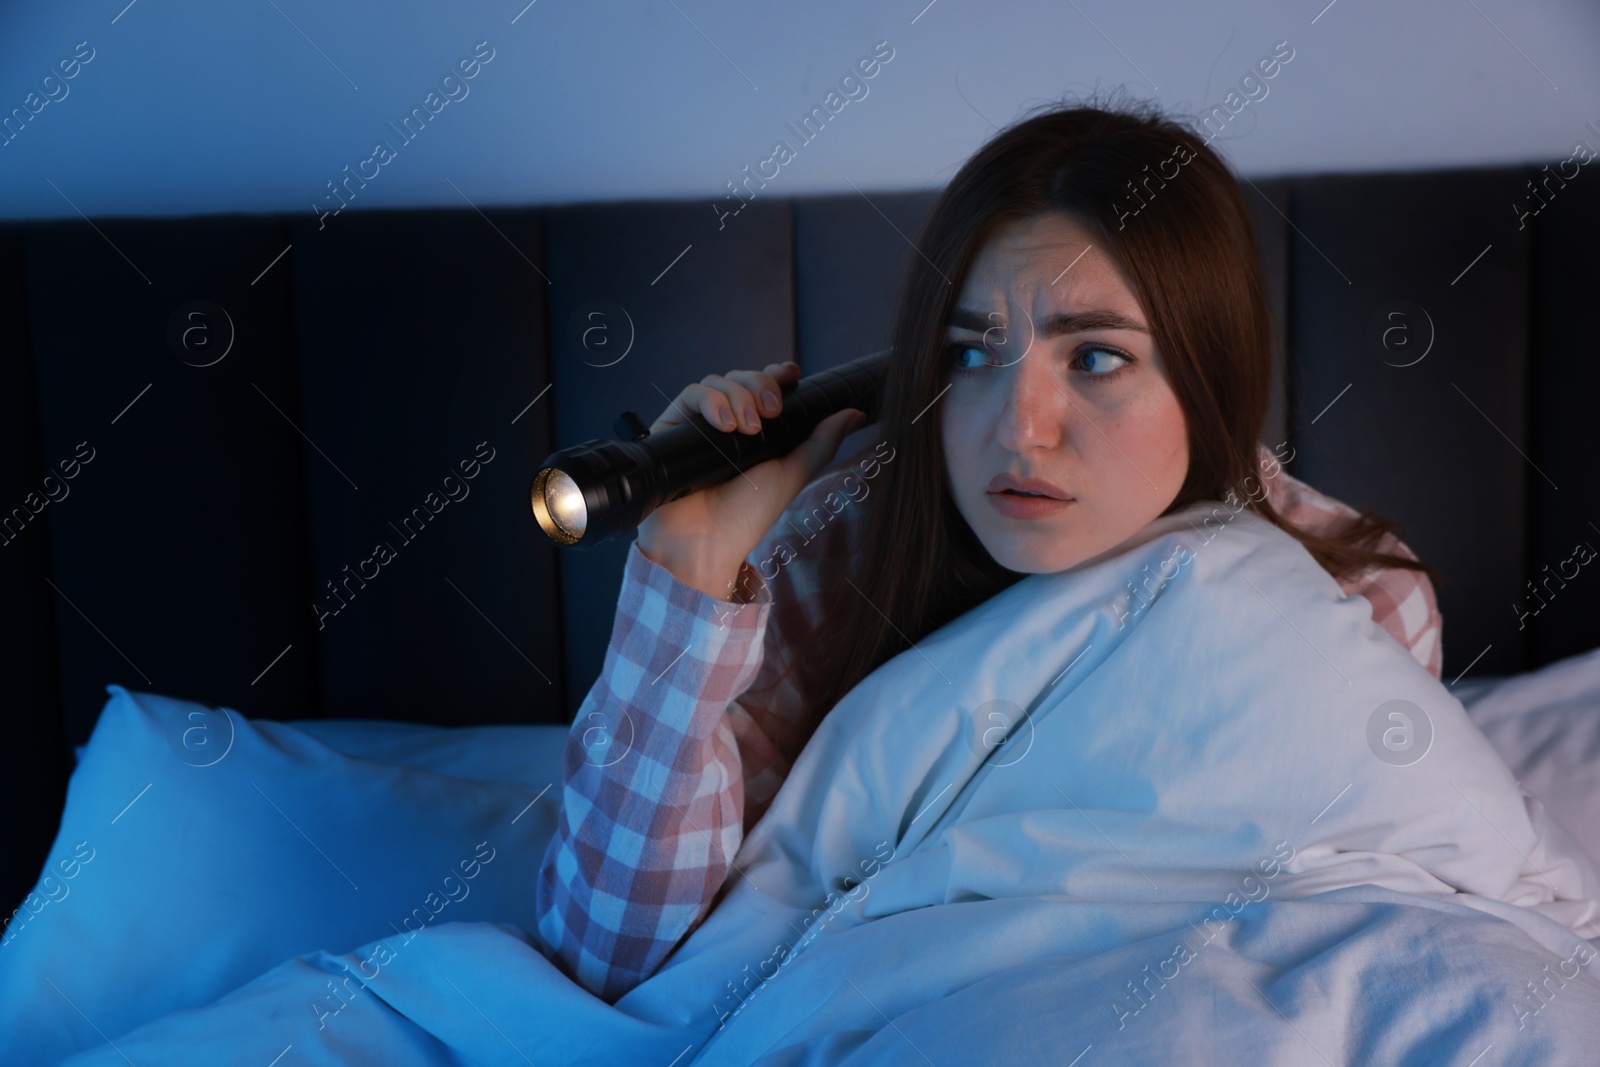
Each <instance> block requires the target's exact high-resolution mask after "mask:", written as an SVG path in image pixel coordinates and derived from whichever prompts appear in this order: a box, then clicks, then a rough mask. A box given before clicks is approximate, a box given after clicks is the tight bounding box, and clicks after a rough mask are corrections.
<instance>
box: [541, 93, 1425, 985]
mask: <svg viewBox="0 0 1600 1067" xmlns="http://www.w3.org/2000/svg"><path fill="white" fill-rule="evenodd" d="M917 247H918V252H919V253H920V254H919V255H917V256H916V257H914V258H913V259H912V260H911V269H910V273H909V276H908V278H907V281H906V283H905V288H904V290H903V293H902V295H901V298H900V303H899V312H898V316H897V319H896V324H895V334H894V351H895V355H894V357H892V361H891V364H890V368H889V372H888V380H887V386H886V389H885V401H884V408H883V412H882V420H881V421H882V427H881V433H880V435H879V436H880V437H881V441H880V447H879V449H878V450H877V451H876V452H875V453H874V454H873V455H872V456H870V457H869V458H868V459H866V460H863V461H860V462H859V464H858V465H856V466H858V469H859V474H856V473H855V472H853V471H852V472H851V474H849V475H846V476H844V477H843V478H842V479H841V478H840V477H837V476H838V475H839V474H840V473H841V471H842V470H844V467H843V466H842V465H837V464H836V465H835V466H834V467H833V468H830V469H828V470H824V468H825V467H826V466H827V464H828V463H829V461H830V459H831V458H832V457H833V456H834V454H835V453H836V451H837V450H838V448H839V446H840V444H841V442H842V440H843V439H844V437H845V436H846V434H848V433H849V432H851V431H852V430H854V429H855V428H857V427H858V426H859V425H861V422H860V421H859V419H860V413H859V412H854V411H843V412H838V413H836V414H834V415H833V416H830V417H829V418H828V419H825V420H823V422H822V423H821V424H820V425H819V426H818V427H817V429H816V431H815V433H814V434H813V435H812V437H811V438H810V439H809V440H808V441H807V442H805V443H804V444H803V445H801V446H800V447H799V448H797V449H796V450H795V451H794V452H793V453H791V454H790V455H789V456H786V457H783V458H781V459H775V460H771V461H768V462H766V463H763V464H762V465H760V466H758V467H755V468H753V469H752V470H751V471H749V472H748V476H747V477H742V478H735V479H732V480H730V481H728V482H726V483H725V484H723V485H721V486H718V487H716V488H714V489H711V490H706V491H703V492H700V493H696V494H693V495H691V496H689V497H686V498H684V499H683V500H679V501H675V502H673V503H672V504H669V505H667V506H665V507H663V508H661V509H659V510H657V511H656V512H654V513H653V514H652V515H650V516H649V517H648V518H647V519H646V520H645V522H644V523H643V524H642V525H641V526H640V529H639V536H638V540H637V541H636V542H635V544H634V545H633V546H632V548H630V551H629V556H628V561H627V565H626V569H625V575H624V585H623V590H622V594H621V597H620V599H619V605H618V612H617V619H616V624H615V628H614V631H613V635H612V643H611V647H610V649H609V650H608V652H607V656H606V661H605V668H604V670H603V672H602V675H601V677H600V679H599V680H598V681H597V682H596V684H595V687H594V688H593V689H592V690H591V691H590V693H589V696H588V698H587V699H586V701H585V703H584V705H583V707H582V708H581V709H580V711H579V714H578V716H577V718H576V720H575V723H574V726H573V731H572V734H571V737H570V738H569V741H568V748H567V753H566V763H565V793H564V798H563V812H562V816H561V818H560V821H559V823H558V827H557V831H556V834H555V837H554V838H553V840H552V841H551V843H550V846H549V849H548V851H547V853H546V856H545V861H544V867H543V870H542V872H541V876H540V880H539V887H538V893H539V905H538V906H539V914H540V917H541V921H540V933H541V934H542V935H543V937H544V939H545V940H546V942H547V943H548V944H549V946H550V947H551V949H552V953H553V959H554V960H555V961H556V962H558V963H559V965H561V966H562V968H563V969H564V970H565V971H566V972H567V973H568V974H569V975H571V976H572V977H573V978H574V979H575V980H577V981H578V982H579V983H580V984H583V985H584V986H586V987H587V988H589V989H590V990H591V991H593V992H595V993H596V994H597V995H600V996H601V997H602V998H603V999H606V1000H615V999H616V998H617V997H618V996H620V995H622V994H623V993H624V992H626V991H627V990H628V989H631V988H632V987H633V986H634V985H636V984H638V982H640V981H642V980H643V979H644V978H645V977H647V976H648V975H650V974H651V973H652V972H653V971H654V970H655V969H656V968H657V967H659V965H660V964H661V963H662V962H663V960H664V959H665V958H666V956H667V955H668V954H669V953H670V952H671V950H672V949H673V947H674V946H675V945H677V944H678V943H680V942H681V941H682V939H683V938H684V937H685V936H686V935H687V934H688V933H689V932H690V931H692V930H693V929H694V927H695V926H696V925H697V924H698V923H699V921H700V920H701V919H702V918H703V917H704V916H705V915H706V914H707V913H708V912H709V910H710V908H711V906H713V905H714V903H715V901H716V900H717V899H718V896H719V889H720V888H723V887H725V886H726V885H727V884H730V883H731V881H732V880H733V878H734V874H732V873H730V872H729V866H730V861H731V858H732V857H733V856H734V854H735V853H736V852H737V851H738V847H739V844H740V842H741V840H742V838H743V835H744V833H746V832H748V831H749V829H750V828H751V827H752V826H753V825H754V824H755V822H756V821H757V820H758V819H759V818H760V815H761V814H762V812H763V811H764V810H765V807H766V804H767V802H768V801H770V800H771V798H772V796H773V795H774V794H775V793H776V792H777V789H778V786H779V785H780V784H781V782H782V780H783V778H784V776H785V774H786V773H787V771H788V768H789V767H790V765H791V764H792V763H793V761H794V759H795V758H796V757H797V755H798V753H799V752H800V750H801V749H802V748H804V746H805V743H806V740H807V738H808V737H809V736H810V735H811V733H812V732H813V731H814V730H815V728H816V725H817V723H818V721H820V719H821V718H822V716H823V714H824V713H825V712H826V711H827V710H828V709H830V708H832V707H833V706H834V705H835V704H836V703H837V702H838V701H839V699H840V698H841V697H843V696H844V695H845V694H846V693H848V692H849V691H850V690H851V689H852V688H853V687H854V686H855V685H856V684H857V683H859V682H860V681H861V680H862V679H863V678H865V677H866V676H867V675H868V674H870V673H872V671H873V670H874V669H876V668H877V667H878V666H879V665H881V664H883V663H884V662H886V661H887V660H889V659H890V658H892V657H893V656H895V655H896V654H898V653H899V652H901V651H903V650H905V649H907V648H908V647H914V646H915V642H916V641H917V640H918V639H919V638H920V637H922V636H924V635H927V634H929V633H931V632H933V631H934V630H937V629H939V628H940V627H941V626H943V625H944V624H945V623H947V622H950V621H951V620H953V619H955V618H956V617H958V616H960V615H962V614H963V613H964V612H966V611H968V610H969V609H971V608H973V607H975V606H977V605H978V604H980V603H982V602H984V601H986V600H988V599H989V598H990V597H992V596H994V595H995V594H996V593H998V592H1000V591H1001V590H1003V589H1005V588H1007V587H1008V586H1010V585H1012V584H1014V583H1015V582H1017V581H1019V580H1021V579H1022V578H1023V577H1025V576H1026V575H1029V574H1040V573H1053V572H1059V571H1066V570H1071V569H1073V568H1075V567H1079V566H1080V565H1083V564H1086V563H1091V562H1094V561H1097V560H1100V559H1104V558H1106V557H1108V556H1110V555H1114V554H1116V553H1117V552H1118V550H1119V547H1120V546H1122V545H1123V544H1124V543H1125V542H1127V541H1128V539H1129V538H1130V537H1132V536H1133V535H1135V534H1137V533H1138V532H1139V531H1140V530H1141V529H1143V528H1144V527H1146V526H1147V525H1148V524H1149V523H1150V522H1151V521H1152V520H1153V519H1155V518H1157V517H1159V516H1163V515H1166V514H1168V513H1170V512H1172V511H1175V510H1177V509H1179V508H1182V507H1184V506H1186V505H1189V504H1191V503H1194V502H1196V501H1201V500H1216V501H1227V502H1229V504H1231V505H1233V507H1232V508H1231V509H1230V508H1225V507H1223V506H1222V505H1220V504H1219V507H1218V509H1217V510H1216V512H1214V514H1215V515H1217V516H1218V517H1219V518H1221V520H1222V521H1224V522H1225V521H1226V518H1225V517H1226V516H1227V515H1228V514H1229V511H1230V510H1231V511H1237V510H1239V508H1240V507H1248V508H1250V509H1251V510H1252V511H1254V512H1255V513H1257V514H1259V515H1261V516H1262V517H1264V518H1266V519H1268V520H1269V521H1270V522H1272V523H1273V524H1275V525H1277V526H1279V527H1280V528H1282V529H1284V530H1286V531H1287V532H1288V533H1290V534H1291V535H1292V536H1294V537H1295V538H1297V539H1298V540H1299V541H1300V542H1301V543H1302V544H1303V545H1304V546H1305V548H1306V549H1307V550H1308V551H1309V552H1310V553H1311V554H1312V556H1313V558H1315V560H1316V561H1317V562H1318V563H1319V564H1321V565H1322V567H1323V568H1324V569H1325V570H1327V571H1328V573H1329V574H1331V575H1333V576H1334V577H1335V578H1337V579H1339V580H1340V587H1341V589H1342V590H1343V591H1344V592H1345V593H1346V594H1347V595H1349V594H1351V593H1356V592H1360V593H1362V594H1364V595H1366V596H1367V597H1368V599H1369V600H1370V601H1371V602H1372V605H1373V609H1374V621H1375V622H1377V623H1378V624H1379V625H1381V626H1383V627H1384V628H1385V629H1386V630H1388V631H1389V632H1390V633H1391V634H1392V635H1393V636H1394V637H1395V639H1396V640H1397V641H1399V642H1400V643H1401V644H1403V645H1405V646H1406V647H1407V648H1408V649H1409V650H1411V651H1412V653H1413V655H1415V656H1416V657H1417V658H1418V660H1419V661H1420V662H1421V663H1422V664H1423V665H1424V666H1427V667H1428V668H1429V669H1430V670H1431V671H1432V672H1433V673H1434V675H1435V676H1436V677H1437V675H1438V670H1439V667H1438V664H1439V654H1440V650H1439V645H1438V634H1439V618H1438V612H1437V608H1436V606H1435V602H1434V597H1433V591H1432V588H1431V587H1430V585H1429V582H1428V579H1427V577H1424V574H1426V575H1431V576H1434V577H1437V576H1436V575H1435V573H1434V572H1433V570H1432V569H1431V568H1429V567H1427V566H1426V565H1425V564H1422V563H1420V562H1419V561H1417V560H1416V558H1415V556H1413V555H1412V554H1411V552H1410V551H1409V550H1408V549H1406V548H1405V546H1404V545H1403V544H1401V543H1400V541H1399V540H1398V538H1397V536H1396V533H1395V526H1394V524H1393V523H1391V522H1388V521H1385V520H1383V519H1381V518H1378V517H1375V516H1371V515H1363V516H1357V515H1356V514H1355V513H1354V512H1353V511H1351V510H1350V509H1349V508H1346V507H1344V506H1343V505H1341V504H1338V503H1337V502H1336V501H1331V500H1329V499H1328V498H1326V497H1322V496H1321V495H1319V494H1316V493H1315V492H1314V491H1312V490H1310V489H1309V488H1308V487H1306V486H1303V485H1301V484H1300V483H1298V482H1295V481H1294V480H1293V479H1291V478H1289V477H1288V476H1287V475H1286V474H1283V473H1282V472H1281V470H1280V469H1279V461H1280V459H1281V458H1284V457H1283V456H1282V455H1281V454H1280V455H1274V454H1273V453H1271V452H1269V451H1268V450H1267V449H1266V448H1265V447H1264V446H1262V445H1260V444H1259V443H1258V439H1259V437H1260V435H1261V432H1262V429H1263V425H1264V422H1265V418H1266V411H1267V403H1268V392H1269V386H1270V380H1271V347H1270V332H1269V320H1268V312H1267V305H1266V295H1265V287H1264V283H1263V280H1262V273H1261V266H1260V261H1259V258H1258V253H1257V248H1256V240H1255V233H1254V227H1253V223H1252V221H1251V217H1250V214H1249V211H1248V209H1247V207H1246V205H1245V202H1244V199H1243V196H1242V194H1241V192H1240V190H1239V187H1238V184H1237V182H1236V180H1235V179H1234V177H1233V175H1232V174H1231V173H1230V172H1229V171H1228V168H1227V166H1226V165H1225V164H1224V163H1223V161H1222V160H1221V159H1220V158H1218V157H1217V156H1216V155H1215V154H1214V153H1213V152H1212V151H1211V150H1210V149H1209V148H1208V147H1207V146H1206V145H1205V144H1204V143H1203V142H1202V141H1201V140H1200V139H1199V138H1197V137H1196V136H1195V135H1194V134H1193V133H1192V132H1191V131H1190V130H1189V129H1187V128H1186V127H1184V126H1182V125H1180V124H1178V123H1176V122H1173V121H1171V120H1169V119H1166V118H1165V117H1163V116H1161V115H1160V114H1159V113H1157V112H1155V111H1153V110H1139V109H1119V110H1102V109H1099V108H1092V107H1072V108H1062V107H1052V108H1049V109H1047V110H1044V111H1042V112H1041V113H1038V114H1035V115H1034V116H1033V117H1031V118H1028V119H1027V120H1025V121H1022V122H1019V123H1017V124H1016V125H1013V126H1012V127H1010V128H1008V129H1006V130H1003V131H1001V132H1000V133H999V134H997V135H996V136H995V137H994V138H993V139H992V140H991V141H990V142H989V143H988V144H986V145H985V146H984V147H983V148H982V149H980V150H979V151H978V152H977V153H976V154H975V155H974V156H973V157H972V159H970V160H969V161H968V162H967V163H966V164H965V165H964V166H963V167H962V168H961V170H960V172H959V173H958V174H957V175H956V176H955V178H954V179H953V180H952V181H951V182H950V184H949V186H948V187H947V188H946V189H945V190H944V192H943V194H942V195H941V196H940V198H939V200H938V203H937V204H936V205H935V207H934V209H933V212H932V215H931V217H930V218H929V220H928V222H927V223H926V225H925V226H924V228H923V230H922V233H921V235H920V237H919V240H918V241H917ZM798 376H799V367H798V366H797V365H796V364H794V363H786V364H782V365H777V364H773V365H769V366H767V367H766V368H765V369H764V370H762V371H759V372H758V371H733V372H730V373H729V374H728V375H726V376H721V375H710V376H708V377H707V378H706V379H704V380H703V381H702V382H701V383H698V384H693V385H689V386H687V387H685V388H684V389H683V391H682V392H681V393H680V394H679V395H678V397H677V399H676V400H674V402H673V403H672V405H671V406H670V407H669V408H668V410H667V411H665V412H663V414H662V416H661V417H660V418H659V419H657V420H656V422H655V424H654V425H653V426H652V429H653V430H654V429H660V428H662V427H665V426H669V425H673V424H676V423H679V422H682V421H683V420H684V419H685V418H686V414H687V412H688V411H690V410H698V411H699V412H700V413H702V414H703V415H704V416H705V417H706V418H707V419H708V420H710V421H711V422H712V423H713V424H714V425H721V426H722V427H723V428H724V429H726V430H733V429H735V428H736V429H737V430H738V431H739V432H743V433H755V432H757V431H758V430H759V426H760V417H761V416H762V415H767V416H771V415H775V414H777V412H778V411H779V410H780V403H781V389H782V387H784V386H786V385H789V384H792V383H793V382H794V381H795V380H796V379H797V378H798ZM1280 452H1281V450H1280ZM852 458H853V457H852ZM852 478H853V479H854V485H855V488H852V485H851V480H852ZM858 489H859V490H860V492H859V495H858V492H857V490H858ZM1296 520H1299V522H1300V523H1302V524H1303V526H1302V525H1296ZM846 578H848V580H845V579H846Z"/></svg>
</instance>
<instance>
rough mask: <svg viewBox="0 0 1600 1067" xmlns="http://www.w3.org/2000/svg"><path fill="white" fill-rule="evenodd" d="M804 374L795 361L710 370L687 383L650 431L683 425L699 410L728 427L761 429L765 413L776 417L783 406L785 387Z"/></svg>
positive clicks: (713, 422) (744, 430) (750, 430)
mask: <svg viewBox="0 0 1600 1067" xmlns="http://www.w3.org/2000/svg"><path fill="white" fill-rule="evenodd" d="M799 378H800V366H799V364H797V363H795V362H793V361H792V360H791V361H788V362H785V363H769V364H767V366H766V369H765V370H760V371H754V370H732V371H729V372H728V373H727V374H726V375H722V374H708V375H706V376H705V377H704V378H702V379H701V380H700V381H698V382H695V383H693V384H690V385H686V386H684V387H683V391H682V392H680V393H679V394H678V396H677V398H676V399H675V400H674V401H673V402H672V403H670V404H668V405H667V410H665V411H663V412H662V413H661V416H660V417H659V418H657V419H656V421H655V422H654V423H652V424H651V426H650V431H651V432H652V433H654V432H655V431H657V430H664V429H666V428H667V427H669V426H679V425H682V424H683V423H684V422H685V421H687V418H688V413H689V412H694V411H698V412H699V413H700V414H701V415H702V416H704V417H705V420H706V421H707V422H709V423H710V424H711V425H712V426H715V427H717V428H718V429H721V430H724V431H732V430H735V429H737V430H738V431H739V432H741V433H749V434H754V433H758V432H760V429H761V420H762V418H763V417H765V418H772V417H774V416H776V415H778V414H780V413H781V412H782V410H783V387H784V386H787V385H792V384H793V383H794V382H796V381H798V380H799Z"/></svg>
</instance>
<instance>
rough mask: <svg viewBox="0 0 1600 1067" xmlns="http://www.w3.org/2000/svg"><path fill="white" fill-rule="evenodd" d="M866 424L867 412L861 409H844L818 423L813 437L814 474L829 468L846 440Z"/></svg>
mask: <svg viewBox="0 0 1600 1067" xmlns="http://www.w3.org/2000/svg"><path fill="white" fill-rule="evenodd" d="M866 422H867V415H866V412H864V411H862V410H860V409H859V408H844V409H843V410H840V411H835V412H834V413H833V414H832V415H829V416H828V417H827V418H825V419H823V420H822V421H821V422H819V423H817V428H816V429H815V430H813V431H812V435H811V439H812V441H814V442H815V445H814V452H813V457H812V471H813V473H815V472H816V471H818V470H821V469H822V468H823V467H825V466H827V465H828V463H829V462H831V461H832V459H833V457H834V455H835V454H836V453H837V452H838V451H839V446H840V445H841V444H843V443H844V439H845V438H846V437H848V436H850V435H851V434H852V433H855V432H856V431H857V430H859V429H861V427H863V426H865V425H866Z"/></svg>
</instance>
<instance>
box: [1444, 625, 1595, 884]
mask: <svg viewBox="0 0 1600 1067" xmlns="http://www.w3.org/2000/svg"><path fill="white" fill-rule="evenodd" d="M1452 692H1454V693H1455V696H1456V699H1457V700H1460V701H1461V703H1462V706H1463V707H1465V708H1466V709H1467V715H1468V717H1470V718H1471V719H1472V721H1473V722H1474V723H1476V724H1477V726H1478V728H1479V729H1480V730H1482V731H1483V732H1484V734H1485V735H1486V736H1487V737H1488V738H1489V743H1490V744H1492V745H1494V747H1495V749H1496V750H1497V751H1498V752H1499V753H1500V756H1501V758H1503V759H1504V760H1505V761H1506V764H1507V765H1508V766H1510V768H1511V773H1512V774H1514V775H1516V777H1517V780H1518V781H1519V782H1521V783H1522V787H1523V789H1524V790H1525V791H1526V792H1528V793H1530V794H1532V795H1533V796H1535V797H1537V798H1538V799H1539V800H1540V801H1541V802H1543V804H1544V806H1545V807H1546V808H1547V809H1548V810H1549V813H1550V814H1551V815H1552V816H1554V817H1555V819H1556V821H1557V822H1559V823H1560V824H1561V825H1562V826H1563V827H1564V828H1565V829H1566V830H1567V832H1568V833H1569V834H1570V835H1571V836H1572V838H1573V839H1574V840H1575V841H1577V843H1578V844H1579V845H1581V846H1582V847H1583V849H1584V850H1585V851H1586V852H1588V854H1589V856H1590V857H1591V858H1593V859H1595V860H1596V861H1597V862H1600V648H1595V649H1591V650H1590V651H1588V652H1584V653H1581V654H1579V655H1576V656H1569V657H1568V658H1566V659H1562V660H1557V661H1556V662H1554V663H1550V664H1546V665H1545V666H1543V667H1540V668H1538V669H1536V670H1532V671H1524V672H1523V673H1521V674H1514V675H1510V676H1509V677H1489V678H1480V679H1477V680H1475V681H1471V682H1466V681H1464V682H1461V683H1460V684H1458V685H1457V686H1455V687H1454V688H1453V690H1452Z"/></svg>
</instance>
